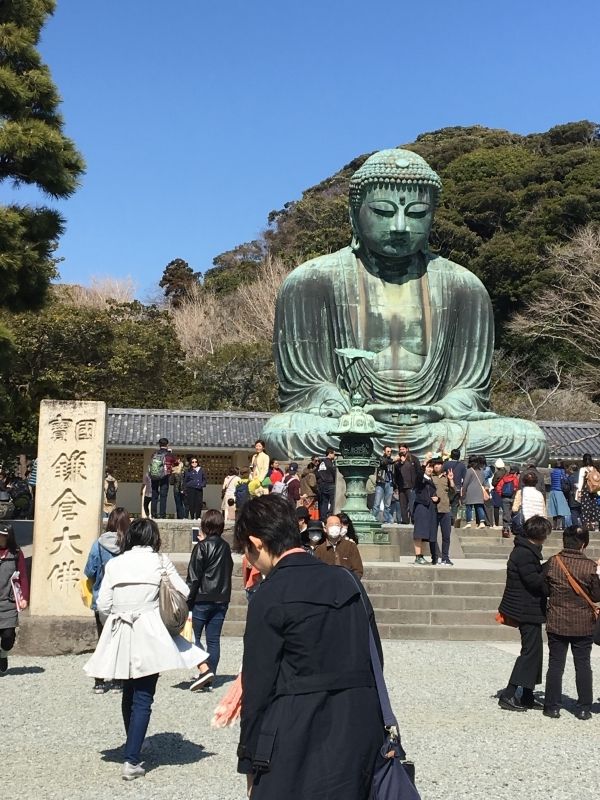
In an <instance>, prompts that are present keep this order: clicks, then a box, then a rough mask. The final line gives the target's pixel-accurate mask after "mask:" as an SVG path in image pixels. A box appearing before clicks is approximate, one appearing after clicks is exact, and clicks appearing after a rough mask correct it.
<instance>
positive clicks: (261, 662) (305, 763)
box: [235, 495, 383, 800]
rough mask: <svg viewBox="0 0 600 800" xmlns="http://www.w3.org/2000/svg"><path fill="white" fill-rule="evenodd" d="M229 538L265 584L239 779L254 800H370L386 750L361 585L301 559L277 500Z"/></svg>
mask: <svg viewBox="0 0 600 800" xmlns="http://www.w3.org/2000/svg"><path fill="white" fill-rule="evenodd" d="M256 532H259V533H256ZM235 538H236V544H237V545H238V547H239V548H240V549H243V550H244V552H245V554H246V557H247V558H248V560H249V561H250V563H252V564H253V565H254V566H255V567H257V568H258V569H260V571H261V572H262V573H263V574H264V575H266V577H265V579H264V580H263V582H262V583H261V586H260V589H259V590H258V591H257V592H256V594H255V595H254V597H253V598H252V601H251V602H250V605H249V607H248V618H247V623H246V632H245V634H244V659H243V666H242V684H243V689H242V713H241V733H240V743H239V747H238V758H239V761H238V771H239V772H241V773H244V774H246V775H248V776H249V785H251V786H252V798H253V800H281V799H282V798H286V800H307V798H312V797H325V796H326V797H327V798H328V800H367V798H368V797H369V793H370V784H371V779H372V773H373V768H374V763H375V755H376V752H377V750H378V748H379V747H380V746H381V744H382V741H383V738H382V734H383V721H382V718H381V709H380V706H379V699H378V696H377V691H376V688H375V683H374V678H373V673H372V670H371V660H370V653H369V627H370V628H371V630H372V632H373V636H374V639H375V642H376V646H377V650H378V652H379V658H380V659H381V658H382V655H381V644H380V641H379V636H378V634H377V627H376V625H375V620H374V617H373V610H372V608H371V604H370V603H369V601H368V598H367V596H366V594H365V593H364V590H363V589H362V588H361V586H360V582H359V581H357V580H356V579H355V578H354V577H353V576H352V575H351V574H350V573H349V572H348V571H347V570H345V569H340V568H339V567H333V566H328V565H326V564H323V563H322V562H321V561H319V560H318V559H315V558H313V557H311V556H310V555H308V554H306V553H304V552H302V550H301V547H300V538H299V534H298V526H297V523H296V520H295V516H294V514H293V511H292V510H291V509H290V507H289V504H287V503H286V502H285V501H284V500H282V499H281V498H279V497H277V496H276V495H275V496H274V495H270V496H265V497H260V498H255V499H253V500H251V501H250V502H248V503H247V504H246V506H244V509H243V511H242V514H241V515H240V519H239V521H238V523H237V525H236V532H235Z"/></svg>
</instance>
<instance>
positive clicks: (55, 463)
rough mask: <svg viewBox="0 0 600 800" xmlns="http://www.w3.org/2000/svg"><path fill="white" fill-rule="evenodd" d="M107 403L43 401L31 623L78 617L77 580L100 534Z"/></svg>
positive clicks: (81, 612) (79, 615)
mask: <svg viewBox="0 0 600 800" xmlns="http://www.w3.org/2000/svg"><path fill="white" fill-rule="evenodd" d="M105 438H106V405H105V403H95V402H78V401H73V402H70V401H69V402H67V401H59V400H43V401H42V403H41V407H40V428H39V439H38V468H37V474H38V483H37V487H36V499H35V523H34V530H33V560H32V582H31V620H32V622H34V621H35V617H38V616H44V617H81V616H82V615H84V614H85V613H86V612H85V607H84V606H83V604H82V601H81V596H80V594H79V588H78V584H79V580H80V578H82V577H83V568H84V566H85V562H86V560H87V557H88V553H89V551H90V547H91V545H92V543H93V542H94V541H95V540H96V539H97V538H98V535H99V533H100V524H101V514H102V497H103V484H104V454H105Z"/></svg>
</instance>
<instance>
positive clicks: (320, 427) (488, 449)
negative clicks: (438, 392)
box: [263, 411, 548, 464]
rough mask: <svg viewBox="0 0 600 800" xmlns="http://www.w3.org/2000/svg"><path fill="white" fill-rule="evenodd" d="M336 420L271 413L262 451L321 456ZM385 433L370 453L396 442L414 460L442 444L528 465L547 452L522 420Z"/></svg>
mask: <svg viewBox="0 0 600 800" xmlns="http://www.w3.org/2000/svg"><path fill="white" fill-rule="evenodd" d="M335 425H336V420H335V419H334V418H330V417H321V416H317V415H314V414H308V413H304V412H301V411H292V412H287V413H283V414H276V415H275V416H274V417H272V418H271V419H270V420H269V421H268V422H267V424H266V425H265V427H264V429H263V438H264V439H265V441H266V443H267V452H268V453H269V455H270V457H271V458H278V459H283V460H286V459H294V458H309V457H310V456H312V455H321V454H323V453H325V450H326V448H327V447H335V448H336V449H337V448H338V447H339V438H337V437H335V436H330V435H328V431H330V430H331V429H332V428H334V427H335ZM387 430H388V434H387V435H386V436H384V437H380V438H376V439H374V440H373V443H374V447H375V452H376V453H379V452H381V450H382V449H383V447H384V445H386V444H389V445H391V446H392V447H393V448H394V449H396V447H397V446H398V444H399V443H403V444H407V445H408V446H409V447H410V449H411V451H412V452H413V453H415V454H416V455H418V456H424V455H425V453H427V452H430V451H431V452H436V451H438V450H439V447H440V444H443V447H444V450H446V451H447V452H448V451H450V450H451V449H453V448H459V449H460V450H461V452H462V454H463V457H464V456H465V455H467V454H478V455H483V456H485V457H486V458H487V459H488V461H493V460H495V459H497V458H502V459H503V460H504V461H506V462H508V463H509V464H510V463H514V464H521V463H524V462H526V461H532V462H535V463H537V464H544V463H546V462H547V460H548V448H547V443H546V439H545V437H544V434H543V433H542V431H541V430H540V428H538V426H537V425H536V424H535V423H533V422H529V421H527V420H521V419H511V418H508V417H492V418H487V419H483V420H474V421H471V422H460V421H458V420H440V421H439V422H432V423H428V424H422V425H402V426H401V425H387Z"/></svg>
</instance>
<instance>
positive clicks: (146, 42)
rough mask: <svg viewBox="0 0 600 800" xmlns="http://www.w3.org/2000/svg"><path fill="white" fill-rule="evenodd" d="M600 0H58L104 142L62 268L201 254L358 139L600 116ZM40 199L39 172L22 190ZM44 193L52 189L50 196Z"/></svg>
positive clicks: (336, 160) (158, 262)
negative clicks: (32, 185) (35, 186)
mask: <svg viewBox="0 0 600 800" xmlns="http://www.w3.org/2000/svg"><path fill="white" fill-rule="evenodd" d="M599 9H600V4H599V3H598V2H597V0H579V1H578V2H577V3H572V4H569V3H564V2H559V0H543V1H542V0H531V2H529V3H527V2H523V0H520V1H519V2H517V0H504V2H502V3H500V2H482V0H454V2H448V0H429V2H426V3H425V2H423V3H416V2H414V3H401V2H398V0H396V2H387V3H385V2H383V3H379V4H377V3H373V2H371V3H367V2H364V0H363V2H358V0H302V2H290V1H289V0H279V1H278V2H276V0H270V2H267V0H228V2H221V3H213V2H209V1H208V0H171V1H170V2H168V3H166V2H164V0H102V2H100V0H58V5H57V10H56V13H55V15H54V17H53V18H52V19H51V20H50V22H49V23H48V25H47V27H46V28H45V29H44V33H43V40H42V44H41V50H42V54H43V57H44V59H45V60H46V62H47V63H48V65H49V66H50V68H51V70H52V74H53V77H54V79H55V81H56V83H57V85H58V88H59V91H60V92H61V94H62V96H63V99H64V103H63V108H62V111H63V114H64V117H65V121H66V132H67V134H68V135H69V136H71V137H72V138H73V139H74V140H75V141H76V143H77V146H78V147H79V149H80V150H81V152H82V153H83V155H84V157H85V159H86V162H87V173H86V175H85V176H84V178H83V180H82V186H81V188H80V189H79V191H78V192H77V193H76V194H75V195H74V196H73V197H72V198H70V199H69V200H68V201H66V202H61V203H53V202H52V201H50V204H51V205H55V206H57V207H59V208H60V210H61V212H62V213H63V215H64V216H65V217H66V220H67V232H66V234H65V235H64V237H63V238H62V240H61V246H60V250H59V255H60V256H62V257H63V258H64V262H63V263H62V264H61V265H60V272H61V279H62V280H64V281H67V282H80V283H86V282H88V281H89V280H90V278H91V277H92V276H104V275H112V276H120V277H125V276H131V277H132V278H133V279H134V281H135V282H136V284H137V286H138V296H140V297H141V298H145V297H148V296H149V295H151V294H152V293H156V290H157V289H156V287H157V283H158V281H159V280H160V276H161V274H162V271H163V269H164V267H165V265H166V264H167V263H168V261H170V260H171V259H172V258H176V257H179V258H184V259H186V260H187V261H189V263H190V264H191V265H192V266H193V267H194V269H196V270H200V271H204V270H206V269H208V268H209V267H210V266H211V262H212V259H213V257H214V256H215V255H217V254H219V253H220V252H223V251H224V250H227V249H230V248H232V247H234V246H235V245H236V244H239V243H241V242H244V241H248V240H250V239H252V238H255V237H256V236H257V234H258V233H259V232H260V230H261V229H262V228H263V227H264V226H265V224H266V218H267V215H268V213H269V211H271V210H272V209H276V208H280V207H281V206H282V205H283V204H284V203H285V202H287V201H288V200H293V199H295V198H297V197H299V196H300V194H301V192H302V190H303V189H306V188H308V187H309V186H311V185H313V184H315V183H317V182H318V181H320V180H322V179H323V178H325V177H326V176H328V175H330V174H331V173H333V172H334V171H335V170H337V169H338V168H339V167H341V166H342V165H344V164H345V163H347V162H348V161H350V160H351V159H352V158H354V157H355V156H357V155H359V154H361V153H365V152H368V151H372V150H377V149H381V148H384V147H392V146H395V145H398V144H401V143H403V142H409V141H411V140H413V139H414V138H415V137H416V136H417V135H418V134H419V133H422V132H425V131H429V130H435V129H437V128H442V127H446V126H449V125H470V124H475V123H479V124H482V125H487V126H490V127H498V128H507V129H509V130H513V131H517V132H520V133H531V132H534V131H542V130H546V129H548V128H549V127H551V126H552V125H556V124H559V123H562V122H569V121H574V120H579V119H584V118H587V119H592V120H598V121H600V107H599V105H600V92H599V91H598V60H597V37H598V30H600V10H599ZM7 194H8V195H10V196H11V199H18V195H20V196H21V198H23V199H26V200H30V201H31V200H35V199H36V198H35V197H34V195H33V193H32V192H31V191H30V190H26V191H21V192H18V193H16V194H17V196H16V197H15V195H14V194H11V192H10V190H9V188H8V187H3V192H2V196H3V198H4V200H6V199H7ZM46 202H48V201H47V200H46Z"/></svg>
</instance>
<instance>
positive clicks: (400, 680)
mask: <svg viewBox="0 0 600 800" xmlns="http://www.w3.org/2000/svg"><path fill="white" fill-rule="evenodd" d="M384 650H385V655H386V675H387V679H388V683H389V685H390V692H391V696H392V701H393V704H394V707H395V709H396V712H397V714H398V717H399V718H400V721H401V727H402V731H403V734H404V741H405V745H406V748H407V750H408V753H409V756H410V757H412V758H413V759H414V760H415V762H416V766H417V776H418V784H419V787H420V790H421V794H422V799H423V800H489V798H490V797H491V798H494V800H519V798H522V797H525V798H527V800H548V798H551V799H552V800H591V799H592V798H593V797H595V796H596V795H597V768H596V762H597V752H598V748H599V747H600V714H598V716H597V717H595V718H594V719H593V720H591V721H590V722H587V723H586V722H579V721H578V720H576V719H575V718H574V717H573V716H572V714H570V713H568V711H564V712H563V716H562V718H561V719H560V720H549V719H547V718H546V717H543V716H542V715H541V714H540V713H536V712H527V713H526V714H514V713H510V712H505V711H501V710H500V709H499V708H498V706H497V701H496V699H495V697H494V695H495V694H496V692H497V690H498V689H500V688H501V687H502V686H503V685H504V684H505V683H506V681H507V678H508V675H509V673H510V670H511V667H512V664H513V661H514V657H515V654H516V650H517V646H516V645H514V644H506V643H505V644H486V643H471V642H419V641H412V642H399V641H386V642H385V643H384ZM241 652H242V644H241V641H240V640H239V639H225V640H224V641H223V657H222V662H221V667H222V675H223V679H224V680H229V679H230V678H231V677H233V676H234V675H235V673H236V671H237V669H238V667H239V664H240V660H241ZM86 659H87V656H61V657H57V658H53V659H52V658H44V659H43V658H26V657H16V656H15V657H13V658H11V661H10V669H9V671H8V673H7V674H6V675H3V676H0V696H1V698H2V719H3V723H4V742H3V748H2V749H3V752H4V753H5V758H4V763H3V768H2V770H3V775H2V797H7V798H11V797H16V796H20V795H21V793H22V792H25V794H26V795H27V796H28V797H33V798H39V800H65V798H69V800H90V798H93V800H112V798H117V799H118V798H131V797H143V798H148V799H149V800H190V798H194V800H242V798H243V797H244V790H243V788H244V787H243V780H242V779H241V778H240V777H239V776H237V775H236V773H235V761H236V760H235V751H236V744H237V738H238V728H233V729H227V730H219V731H215V730H212V729H211V728H210V725H209V721H210V718H211V715H212V712H213V709H214V707H215V705H216V703H217V701H218V698H219V697H220V696H221V694H222V693H223V692H224V691H225V689H224V688H223V686H220V687H219V688H216V689H215V690H214V691H213V692H212V693H210V694H191V693H190V692H189V691H187V689H186V686H187V685H188V684H187V683H185V681H186V680H187V678H188V675H187V674H186V673H183V672H182V673H166V674H164V675H162V676H161V679H160V681H159V688H158V692H157V697H156V701H155V710H154V714H153V716H152V720H151V723H150V732H149V740H150V743H151V745H152V751H153V752H152V755H151V756H150V757H149V758H148V762H149V766H151V767H152V768H151V770H150V771H149V773H148V775H147V776H146V778H144V779H141V780H139V781H135V782H133V783H132V784H126V783H124V782H123V781H122V780H121V778H120V761H121V758H122V755H121V752H120V749H119V748H120V746H121V745H122V742H123V731H122V727H121V720H120V696H119V695H118V694H112V693H109V694H106V695H103V696H96V695H94V694H93V693H92V692H91V682H90V680H89V679H87V678H86V677H85V675H84V673H83V672H82V666H83V664H84V663H85V661H86ZM594 664H595V666H596V673H597V675H600V669H599V667H600V648H595V653H594ZM599 690H600V683H599V684H598V685H597V686H596V692H595V696H596V697H598V694H599ZM564 691H565V692H566V694H567V695H568V697H569V698H573V697H574V696H575V694H574V679H573V670H572V667H571V666H570V665H569V666H568V668H567V673H566V680H565V687H564ZM567 706H568V707H571V706H572V700H571V699H569V700H567ZM593 710H594V711H596V712H597V713H598V712H600V703H596V704H595V707H594V709H593ZM340 747H341V748H343V747H344V740H343V732H342V731H340ZM334 757H335V754H332V758H334ZM282 800H283V798H282ZM306 800H311V799H310V798H306Z"/></svg>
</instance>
